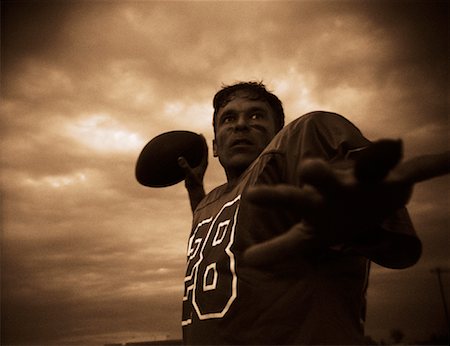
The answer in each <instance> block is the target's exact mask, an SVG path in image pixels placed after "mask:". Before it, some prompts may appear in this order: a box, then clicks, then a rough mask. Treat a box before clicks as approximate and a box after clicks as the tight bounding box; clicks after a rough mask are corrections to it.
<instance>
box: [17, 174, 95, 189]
mask: <svg viewBox="0 0 450 346" xmlns="http://www.w3.org/2000/svg"><path fill="white" fill-rule="evenodd" d="M85 181H86V174H85V173H82V172H77V173H74V174H70V175H55V176H45V177H41V178H39V179H34V178H26V179H25V184H27V185H31V186H35V187H45V186H48V187H52V188H63V187H66V186H70V185H76V184H82V183H84V182H85Z"/></svg>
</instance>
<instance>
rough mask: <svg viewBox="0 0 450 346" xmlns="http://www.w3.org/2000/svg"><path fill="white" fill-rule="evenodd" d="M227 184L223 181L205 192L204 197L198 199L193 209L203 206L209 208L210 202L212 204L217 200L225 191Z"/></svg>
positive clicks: (202, 208) (199, 208) (202, 207)
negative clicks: (198, 201)
mask: <svg viewBox="0 0 450 346" xmlns="http://www.w3.org/2000/svg"><path fill="white" fill-rule="evenodd" d="M227 187H228V184H227V183H225V184H223V185H220V186H217V187H216V188H214V189H213V190H211V191H210V192H208V193H207V194H206V196H205V197H203V199H202V200H201V201H200V203H199V204H198V206H197V208H196V209H195V211H196V212H197V211H199V210H204V209H205V208H209V206H210V205H211V204H214V203H215V202H216V201H217V200H219V199H220V198H221V197H222V196H223V195H224V193H226V191H227Z"/></svg>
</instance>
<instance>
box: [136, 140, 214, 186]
mask: <svg viewBox="0 0 450 346" xmlns="http://www.w3.org/2000/svg"><path fill="white" fill-rule="evenodd" d="M205 149H206V148H205V143H204V140H203V137H202V136H200V135H198V134H196V133H194V132H191V131H169V132H165V133H162V134H160V135H158V136H156V137H155V138H153V139H152V140H151V141H150V142H148V143H147V144H146V145H145V147H144V148H143V149H142V151H141V153H140V155H139V157H138V159H137V162H136V170H135V175H136V179H137V181H138V182H139V183H140V184H142V185H144V186H148V187H166V186H171V185H175V184H177V183H179V182H180V181H182V180H184V176H185V174H184V171H183V169H182V168H181V167H180V166H179V165H178V158H179V157H180V156H183V157H184V158H185V159H186V161H187V162H188V163H189V165H190V166H191V167H197V166H198V165H199V164H200V163H201V161H202V157H203V154H204V152H205Z"/></svg>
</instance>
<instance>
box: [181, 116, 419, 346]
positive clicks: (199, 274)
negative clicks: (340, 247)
mask: <svg viewBox="0 0 450 346" xmlns="http://www.w3.org/2000/svg"><path fill="white" fill-rule="evenodd" d="M369 143H370V142H369V141H368V140H367V139H366V138H365V137H364V136H363V135H362V134H361V132H360V131H359V130H358V129H357V128H356V127H355V126H354V125H353V124H352V123H350V122H349V121H348V120H346V119H345V118H343V117H341V116H340V115H337V114H334V113H328V112H312V113H309V114H306V115H304V116H302V117H300V118H298V119H296V120H294V121H293V122H291V123H290V124H289V125H287V126H285V127H284V128H283V129H282V130H281V131H280V132H279V133H278V134H277V135H276V136H275V137H274V138H273V140H272V141H271V142H270V144H269V145H268V146H267V147H266V149H265V150H264V151H263V152H262V153H261V155H260V156H259V157H258V158H257V159H256V160H255V161H254V162H253V163H252V164H251V166H250V167H249V168H248V169H247V170H246V171H245V172H244V173H243V174H242V176H241V177H240V179H239V182H238V183H237V184H235V185H234V186H229V185H227V184H225V185H222V186H220V187H218V188H216V189H214V190H213V191H211V192H210V193H209V194H208V195H207V196H206V197H205V198H204V199H203V200H202V201H201V202H200V204H199V205H198V206H197V208H196V210H195V212H194V216H193V228H192V232H191V235H190V238H189V242H188V249H187V269H186V277H185V280H184V284H185V288H184V297H183V319H182V326H183V339H184V342H185V343H186V344H209V345H212V344H230V345H245V344H259V345H261V344H264V345H269V344H278V345H280V344H361V343H362V341H363V339H362V338H363V321H364V316H365V307H366V301H365V293H366V288H367V282H368V274H369V263H370V261H369V260H368V259H367V258H365V257H364V256H361V255H358V254H355V253H350V252H345V253H344V252H339V251H335V250H332V249H326V248H324V249H323V250H321V251H319V252H318V253H317V254H316V255H314V256H309V257H305V256H302V254H298V255H297V254H296V255H291V256H289V257H287V258H286V259H285V260H284V261H283V262H282V263H277V264H276V265H272V266H270V267H268V268H262V269H261V268H254V267H249V266H246V265H245V263H244V262H243V261H242V255H243V252H244V251H245V249H247V248H248V247H249V246H251V245H254V244H257V243H260V242H262V241H265V240H268V239H271V238H273V237H274V236H276V235H279V234H281V233H282V232H285V231H286V230H288V229H289V228H290V227H291V226H292V225H294V224H295V223H297V222H299V220H298V219H296V217H295V216H292V215H291V213H288V212H287V211H280V210H267V209H261V208H258V207H255V206H253V205H251V204H249V203H247V202H246V200H245V198H243V195H244V194H245V191H246V189H247V188H248V187H250V186H254V185H257V184H269V185H271V184H279V183H284V184H293V185H296V186H298V185H300V184H301V182H300V181H299V174H298V172H299V170H300V168H301V165H302V162H303V161H304V159H305V158H312V157H315V158H322V159H325V160H327V161H328V162H339V161H343V160H350V159H351V156H352V154H354V153H357V152H358V151H359V150H361V149H362V148H364V147H366V146H367V145H369ZM388 228H389V229H388V233H389V232H392V233H395V234H396V235H398V234H400V237H401V238H407V239H408V240H409V241H411V240H410V239H415V240H414V241H412V243H413V244H414V245H413V246H411V248H410V249H409V248H408V247H407V248H406V249H403V251H402V252H401V257H402V258H401V259H399V258H398V256H397V257H396V256H392V254H391V255H388V256H387V260H386V263H385V264H387V265H388V266H389V263H388V262H389V261H396V260H401V261H404V262H405V263H409V262H411V263H413V262H414V261H415V260H416V259H417V258H418V256H419V254H418V253H417V251H418V247H417V242H419V240H418V239H417V237H416V236H415V232H414V229H413V228H412V225H411V222H410V220H409V218H407V217H406V216H405V215H404V214H402V215H400V216H399V217H397V218H394V219H393V220H391V221H390V223H389V225H388ZM397 229H398V230H397ZM406 243H407V242H406ZM419 243H420V242H419ZM393 251H395V250H393ZM393 258H395V259H393ZM379 260H380V262H383V259H382V258H380V259H379ZM393 266H395V264H393Z"/></svg>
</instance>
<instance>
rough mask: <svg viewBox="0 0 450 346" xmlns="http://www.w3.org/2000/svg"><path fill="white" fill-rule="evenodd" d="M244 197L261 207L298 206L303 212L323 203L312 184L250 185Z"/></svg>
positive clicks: (284, 207)
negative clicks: (300, 185) (301, 185)
mask: <svg viewBox="0 0 450 346" xmlns="http://www.w3.org/2000/svg"><path fill="white" fill-rule="evenodd" d="M244 198H245V199H246V200H248V201H250V202H251V203H253V204H255V205H258V206H261V207H271V208H274V207H275V208H280V209H286V208H296V209H298V210H301V211H303V212H306V213H307V212H312V211H314V210H317V209H318V208H319V207H320V206H321V205H322V203H323V198H322V196H321V195H320V194H319V193H318V191H317V190H316V189H314V188H313V187H312V186H310V185H305V186H303V187H301V188H299V187H296V186H292V185H285V184H279V185H258V186H254V187H250V188H249V189H248V190H247V191H246V193H245V195H244Z"/></svg>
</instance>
